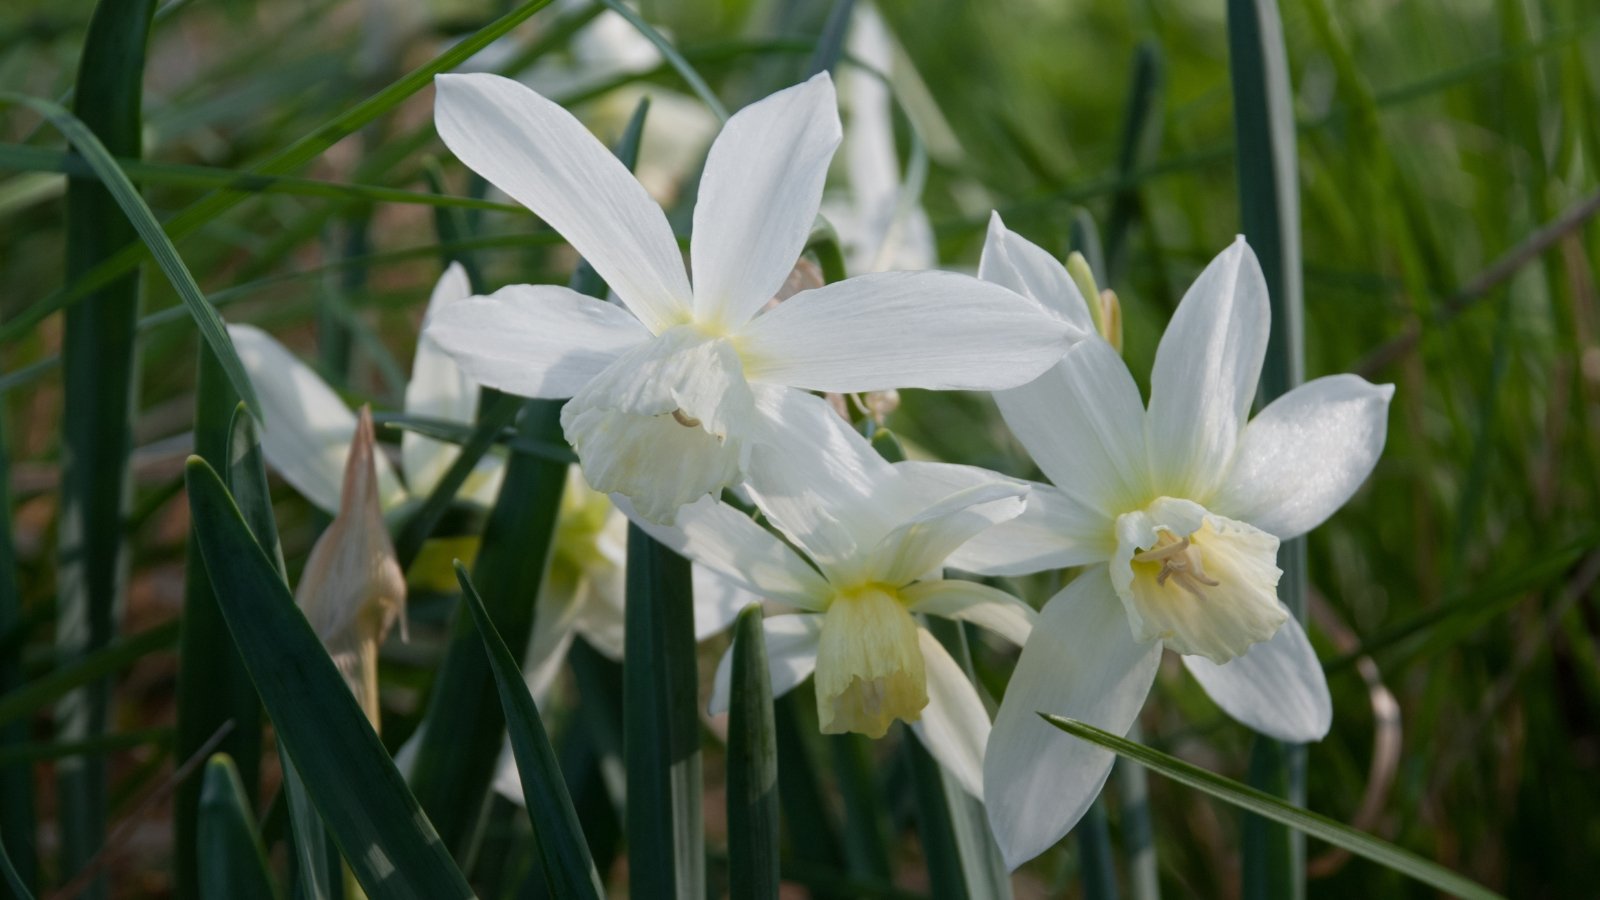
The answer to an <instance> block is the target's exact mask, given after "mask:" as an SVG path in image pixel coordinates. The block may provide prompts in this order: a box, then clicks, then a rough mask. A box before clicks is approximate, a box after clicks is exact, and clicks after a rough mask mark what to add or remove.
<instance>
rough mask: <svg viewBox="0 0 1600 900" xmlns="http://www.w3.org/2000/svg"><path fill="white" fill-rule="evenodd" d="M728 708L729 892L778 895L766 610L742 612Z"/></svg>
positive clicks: (773, 734)
mask: <svg viewBox="0 0 1600 900" xmlns="http://www.w3.org/2000/svg"><path fill="white" fill-rule="evenodd" d="M730 687H731V694H730V700H731V702H730V705H729V708H728V762H727V766H728V889H729V891H730V892H731V893H732V896H735V897H750V898H752V900H756V898H762V897H766V898H774V900H775V898H777V896H778V729H777V724H776V722H775V721H774V719H773V713H772V676H771V675H770V674H769V673H768V672H767V643H766V636H765V635H764V634H763V633H762V630H761V608H760V607H759V606H750V607H749V608H747V609H745V610H744V612H741V613H740V614H739V619H738V622H737V624H736V625H735V626H734V633H733V679H732V682H731V685H730Z"/></svg>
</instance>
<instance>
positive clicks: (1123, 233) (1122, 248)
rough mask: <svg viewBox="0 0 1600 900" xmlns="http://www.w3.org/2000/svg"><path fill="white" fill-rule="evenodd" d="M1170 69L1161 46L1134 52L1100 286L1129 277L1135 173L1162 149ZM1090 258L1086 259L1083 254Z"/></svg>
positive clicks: (1137, 202) (1138, 206) (1136, 209)
mask: <svg viewBox="0 0 1600 900" xmlns="http://www.w3.org/2000/svg"><path fill="white" fill-rule="evenodd" d="M1165 87H1166V65H1165V63H1164V61H1163V59H1162V56H1161V45H1160V44H1158V43H1157V42H1156V41H1154V40H1149V39H1147V40H1144V41H1141V42H1140V43H1139V47H1138V49H1137V50H1136V51H1134V57H1133V77H1132V79H1131V81H1130V82H1129V85H1128V102H1127V105H1126V106H1125V107H1124V109H1125V110H1126V112H1125V113H1124V115H1125V116H1126V118H1124V119H1123V122H1122V145H1121V149H1120V150H1119V151H1118V155H1117V175H1118V177H1119V181H1120V185H1119V187H1118V188H1117V191H1116V193H1114V194H1112V195H1111V214H1110V215H1109V216H1107V217H1106V243H1105V264H1104V267H1103V268H1096V269H1095V275H1097V276H1098V277H1099V278H1100V280H1101V284H1103V285H1106V286H1110V285H1113V284H1121V283H1122V279H1123V276H1124V275H1125V274H1126V273H1127V262H1128V238H1129V236H1130V235H1131V234H1132V231H1133V225H1134V222H1135V220H1136V219H1138V218H1139V217H1140V215H1141V214H1142V207H1143V202H1142V201H1141V199H1140V194H1139V183H1138V181H1137V180H1136V179H1135V173H1137V172H1139V171H1140V170H1142V169H1144V168H1146V167H1147V166H1149V165H1150V164H1151V163H1152V162H1154V161H1155V158H1156V152H1157V151H1158V150H1160V149H1161V126H1162V123H1163V121H1164V119H1165V118H1166V109H1165V107H1164V104H1163V101H1164V100H1165V99H1166V91H1165ZM1085 255H1087V254H1085Z"/></svg>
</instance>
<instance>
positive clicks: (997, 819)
mask: <svg viewBox="0 0 1600 900" xmlns="http://www.w3.org/2000/svg"><path fill="white" fill-rule="evenodd" d="M1042 252H1043V251H1039V250H1038V248H1036V247H1031V245H1027V243H1026V242H1025V241H1023V240H1022V238H1020V237H1018V236H1017V235H1015V234H1012V233H1010V232H1007V231H1005V229H1004V227H1003V226H1002V225H1001V224H1000V223H999V221H998V219H996V220H995V221H994V222H993V223H991V229H990V233H989V242H988V244H986V246H985V248H984V260H985V263H984V267H983V269H982V271H984V272H985V274H986V275H988V276H989V277H993V278H995V279H997V280H1000V281H1002V282H1003V283H1008V284H1012V285H1014V286H1015V287H1016V289H1018V290H1021V291H1023V292H1024V293H1027V294H1029V295H1030V296H1033V297H1034V299H1036V300H1039V301H1040V302H1042V303H1044V304H1045V305H1046V306H1049V307H1051V308H1054V309H1057V310H1058V311H1060V310H1070V311H1075V310H1076V309H1077V308H1078V306H1079V305H1080V304H1081V302H1082V297H1081V295H1080V294H1079V292H1078V289H1077V287H1076V286H1075V285H1074V284H1073V283H1072V281H1071V279H1070V277H1069V276H1068V275H1067V273H1066V270H1065V269H1064V268H1061V270H1060V271H1059V272H1055V271H1046V270H1048V269H1049V268H1050V266H1051V264H1052V262H1053V261H1051V260H1048V258H1046V257H1044V256H1042ZM1055 265H1056V266H1057V267H1059V264H1055ZM1050 292H1054V294H1055V295H1056V298H1055V300H1054V301H1052V300H1051V299H1050V298H1048V297H1041V296H1039V294H1041V293H1050ZM1064 314H1066V313H1064ZM1072 314H1073V315H1075V312H1073V313H1072ZM1268 317H1269V308H1268V304H1267V297H1266V285H1265V281H1264V279H1263V278H1262V275H1261V270H1260V266H1259V265H1258V264H1257V262H1256V259H1255V256H1254V254H1253V253H1252V252H1251V251H1250V248H1249V246H1248V245H1246V244H1245V243H1244V242H1243V240H1240V241H1237V242H1235V243H1234V244H1233V245H1232V246H1231V247H1229V248H1228V249H1227V250H1226V251H1224V252H1223V253H1222V254H1220V255H1219V256H1218V257H1217V258H1216V259H1215V260H1213V261H1212V262H1211V264H1210V265H1208V266H1207V267H1206V269H1205V271H1204V272H1202V273H1201V275H1200V277H1199V279H1197V280H1196V282H1195V284H1194V285H1193V286H1192V287H1191V288H1190V289H1189V291H1188V292H1187V293H1186V294H1185V295H1184V299H1183V301H1182V302H1181V303H1180V304H1179V307H1178V310H1177V312H1176V313H1175V314H1174V315H1173V319H1172V323H1171V325H1170V326H1169V328H1168V329H1167V332H1166V334H1165V335H1164V336H1163V337H1162V340H1161V345H1160V347H1159V348H1158V350H1157V352H1156V361H1155V371H1154V374H1153V376H1152V379H1151V398H1150V403H1149V407H1148V409H1146V408H1145V406H1144V405H1143V404H1142V403H1141V401H1140V398H1139V391H1138V388H1137V387H1136V386H1135V384H1134V381H1133V377H1132V374H1131V373H1130V372H1129V371H1128V369H1127V367H1126V366H1125V365H1124V364H1123V362H1122V360H1121V359H1120V357H1119V356H1118V354H1117V352H1116V351H1115V350H1113V349H1112V348H1111V346H1110V345H1109V344H1107V343H1106V342H1105V341H1104V340H1102V339H1101V338H1099V337H1098V336H1097V337H1095V338H1092V339H1089V340H1085V341H1082V342H1080V343H1078V344H1077V345H1075V346H1074V347H1072V348H1071V349H1070V350H1068V351H1067V353H1066V354H1065V355H1064V356H1063V357H1062V359H1061V361H1060V362H1059V363H1057V364H1056V366H1055V367H1053V368H1052V369H1051V370H1050V371H1049V372H1047V373H1046V374H1045V375H1043V376H1042V377H1040V378H1039V379H1037V380H1036V381H1034V382H1032V383H1030V384H1028V385H1026V386H1024V387H1021V388H1017V389H1013V390H1010V391H1004V392H1001V393H999V394H997V395H996V397H995V399H996V402H997V403H998V405H999V406H1000V410H1001V413H1002V415H1003V416H1004V417H1005V419H1006V422H1007V424H1009V425H1010V426H1011V428H1012V431H1013V432H1014V433H1015V434H1016V435H1017V437H1018V439H1019V440H1020V441H1021V442H1022V443H1023V445H1024V446H1025V447H1026V448H1027V449H1028V451H1029V452H1030V453H1031V454H1032V455H1033V457H1034V460H1035V462H1037V463H1038V465H1039V467H1040V468H1041V469H1042V470H1043V471H1044V472H1045V474H1046V475H1047V476H1049V477H1050V479H1051V480H1052V481H1053V482H1055V484H1054V487H1053V488H1046V487H1043V486H1040V487H1036V488H1035V489H1034V491H1033V492H1032V493H1031V494H1030V497H1032V498H1035V499H1034V500H1033V503H1034V505H1035V507H1036V508H1035V509H1034V511H1032V512H1031V513H1025V514H1024V515H1023V516H1019V517H1018V518H1017V519H1016V520H1013V521H1008V522H1005V523H1001V524H999V525H997V526H996V527H995V528H993V529H990V530H988V531H986V532H985V533H984V536H983V539H982V546H980V545H979V544H978V543H974V544H973V545H971V546H970V547H969V548H968V552H969V553H971V555H973V556H979V554H978V553H977V552H976V551H978V550H981V549H983V547H994V546H1004V545H1006V544H1008V543H1009V544H1013V545H1015V546H1016V547H1018V548H1023V549H1019V550H1018V551H1017V552H1014V553H1009V554H1008V553H1007V552H1005V551H1003V550H1001V551H997V552H995V553H993V554H992V555H991V557H990V558H988V559H984V558H981V557H980V558H962V554H959V553H958V554H957V555H956V557H955V558H954V559H952V560H951V562H952V564H955V565H959V566H961V567H963V568H967V569H969V570H970V571H974V572H978V573H985V574H1000V573H1004V574H1011V575H1016V574H1025V573H1026V572H1027V571H1029V567H1028V566H1027V565H1026V564H1025V563H1026V562H1027V561H1028V560H1029V559H1030V558H1031V559H1033V560H1037V561H1038V562H1040V563H1054V564H1055V565H1062V564H1064V560H1071V562H1072V563H1073V564H1077V565H1088V566H1089V568H1088V570H1087V571H1085V572H1084V574H1082V575H1081V576H1079V578H1078V579H1077V580H1076V581H1074V582H1073V583H1072V585H1071V586H1069V587H1068V589H1067V590H1066V591H1065V592H1064V593H1063V594H1061V595H1059V596H1058V597H1057V598H1056V599H1055V600H1053V601H1051V603H1050V604H1049V605H1048V606H1046V608H1045V610H1044V612H1043V613H1042V614H1041V616H1040V619H1039V621H1038V623H1037V625H1036V626H1035V627H1034V629H1033V631H1032V634H1031V636H1030V638H1029V640H1028V644H1027V646H1026V647H1025V648H1024V650H1023V654H1022V659H1021V661H1020V662H1019V664H1018V668H1017V671H1016V673H1015V675H1013V677H1012V681H1011V684H1010V686H1009V687H1008V688H1007V692H1006V695H1005V698H1004V700H1003V702H1002V704H1001V710H1000V714H999V717H998V718H997V720H996V724H995V730H994V732H993V734H992V735H991V738H990V746H989V755H988V761H987V763H986V766H987V768H986V770H985V790H986V792H987V797H988V799H989V810H990V820H991V823H992V824H993V825H994V829H995V833H996V836H997V838H998V840H999V843H1000V846H1001V849H1002V850H1003V851H1004V853H1005V856H1006V859H1007V860H1008V861H1009V862H1010V864H1011V865H1012V866H1015V865H1017V864H1019V863H1021V862H1023V861H1026V860H1027V859H1030V858H1032V857H1033V856H1035V855H1037V854H1038V853H1040V852H1042V851H1043V850H1044V849H1046V848H1047V847H1049V846H1050V845H1051V844H1053V843H1055V841H1057V840H1059V839H1060V837H1061V836H1062V835H1063V834H1065V833H1066V831H1067V830H1068V829H1070V828H1071V827H1072V826H1073V825H1074V824H1075V823H1076V822H1077V820H1078V818H1079V816H1081V815H1082V813H1083V811H1084V810H1085V809H1087V808H1088V805H1089V803H1090V802H1091V801H1092V800H1093V798H1094V795H1095V794H1096V793H1097V792H1098V791H1099V789H1100V785H1101V784H1102V783H1103V782H1104V779H1105V773H1106V772H1107V771H1109V767H1110V759H1111V757H1110V754H1109V753H1106V752H1105V751H1102V750H1099V749H1097V748H1091V747H1090V746H1089V745H1087V744H1084V743H1082V742H1080V741H1076V740H1075V739H1072V738H1070V737H1066V736H1065V735H1063V734H1061V733H1060V732H1057V731H1055V730H1054V729H1051V728H1049V727H1048V726H1045V725H1043V723H1042V722H1039V721H1037V719H1036V717H1035V715H1034V714H1035V713H1039V712H1046V713H1059V714H1063V715H1068V716H1071V717H1073V718H1077V719H1082V720H1084V721H1088V722H1090V723H1091V724H1095V725H1098V726H1099V727H1101V728H1105V729H1107V730H1110V731H1114V732H1116V733H1119V734H1120V733H1124V732H1125V731H1126V729H1127V727H1128V725H1129V724H1130V723H1131V722H1132V721H1133V716H1134V715H1135V714H1136V712H1137V710H1138V707H1139V705H1140V704H1141V703H1142V702H1143V699H1144V694H1145V692H1146V691H1147V690H1148V687H1149V683H1150V677H1151V675H1152V673H1153V672H1154V666H1155V660H1156V659H1157V658H1158V657H1159V655H1160V651H1161V648H1162V647H1167V648H1170V649H1172V650H1173V651H1175V652H1177V653H1179V654H1181V655H1182V656H1183V660H1184V663H1185V664H1186V665H1187V667H1188V669H1189V671H1190V672H1192V673H1194V674H1195V677H1196V678H1197V679H1198V680H1199V681H1200V682H1201V684H1202V685H1203V686H1204V687H1205V689H1206V691H1207V692H1208V693H1209V694H1210V695H1211V696H1212V698H1213V699H1214V700H1216V702H1217V704H1218V705H1219V706H1221V707H1222V709H1223V710H1224V711H1226V712H1227V713H1228V714H1230V715H1232V716H1233V717H1235V718H1236V719H1238V720H1239V721H1241V722H1243V723H1244V724H1246V725H1249V726H1250V727H1252V728H1255V729H1257V730H1259V731H1261V732H1262V733H1264V734H1268V735H1271V736H1274V737H1278V738H1281V739H1285V740H1300V741H1304V740H1314V739H1317V738H1320V737H1321V736H1322V735H1324V734H1326V733H1327V730H1328V726H1329V722H1330V717H1331V709H1332V706H1331V701H1330V699H1329V696H1328V689H1327V683H1326V681H1325V679H1324V676H1323V673H1322V670H1321V667H1320V665H1319V663H1318V662H1317V658H1316V655H1315V653H1313V652H1312V650H1311V645H1310V643H1309V642H1308V641H1307V640H1306V637H1305V633H1304V631H1303V630H1302V629H1301V628H1300V626H1299V624H1298V623H1296V622H1295V621H1294V620H1293V619H1292V618H1291V617H1290V616H1289V613H1288V611H1287V610H1286V609H1285V608H1284V606H1283V604H1282V603H1281V602H1279V600H1278V596H1277V584H1278V579H1279V577H1280V575H1281V572H1280V571H1279V569H1278V567H1277V562H1276V559H1277V552H1278V542H1279V539H1280V537H1290V536H1293V535H1297V534H1300V533H1303V532H1304V531H1305V530H1307V529H1309V528H1311V527H1313V526H1315V525H1316V524H1318V523H1319V522H1321V521H1322V520H1324V519H1325V518H1327V517H1328V515H1330V514H1331V513H1332V512H1333V511H1334V510H1335V509H1336V508H1337V507H1338V506H1339V505H1340V504H1342V503H1343V502H1344V501H1345V500H1347V499H1348V498H1349V497H1350V496H1351V494H1352V493H1354V491H1355V490H1356V488H1357V487H1358V486H1359V485H1360V484H1361V482H1362V481H1364V480H1365V479H1366V477H1367V475H1368V474H1370V472H1371V471H1372V468H1373V466H1374V464H1375V463H1376V461H1377V458H1378V455H1379V453H1380V452H1381V450H1382V447H1383V440H1384V434H1385V424H1384V423H1385V418H1386V415H1387V412H1388V403H1389V398H1390V397H1391V396H1392V394H1393V389H1392V388H1390V387H1388V386H1374V385H1370V384H1367V383H1366V382H1365V381H1362V380H1361V379H1359V378H1355V377H1354V376H1334V377H1332V378H1325V379H1320V380H1319V381H1315V382H1312V383H1310V384H1308V385H1305V386H1304V387H1302V388H1300V389H1298V390H1296V391H1293V392H1291V393H1289V394H1287V395H1285V396H1284V397H1283V398H1280V399H1279V400H1278V401H1277V402H1276V403H1274V404H1272V405H1271V406H1269V407H1268V408H1267V410H1265V411H1263V412H1262V414H1261V415H1260V416H1258V417H1257V418H1256V419H1255V420H1254V421H1251V422H1248V423H1247V418H1248V414H1249V410H1250V404H1251V401H1252V400H1253V398H1254V397H1255V393H1256V386H1257V385H1256V382H1257V379H1258V378H1259V376H1260V372H1261V366H1262V360H1263V357H1264V354H1265V352H1266V341H1267V334H1268V331H1269V325H1270V323H1269V321H1268ZM1073 507H1076V509H1074V508H1073ZM1052 524H1054V526H1055V527H1056V528H1058V529H1059V531H1058V535H1057V540H1056V545H1055V547H1054V548H1052V547H1051V542H1050V541H1049V540H1048V539H1047V538H1045V537H1044V536H1043V535H1041V533H1040V532H1041V529H1047V528H1050V527H1051V525H1052ZM1068 548H1070V549H1068ZM1043 567H1044V566H1043V565H1041V566H1040V568H1043ZM1113 611H1117V612H1119V613H1120V615H1119V616H1116V617H1112V616H1111V613H1112V612H1113ZM1096 654H1101V655H1103V656H1104V658H1101V657H1099V656H1096ZM1086 667H1087V668H1086ZM1097 667H1098V668H1097ZM1091 670H1093V671H1091ZM1096 679H1101V680H1105V679H1110V681H1111V686H1106V685H1100V684H1099V683H1098V682H1097V681H1096ZM1140 685H1142V687H1140ZM1086 686H1088V687H1089V688H1093V689H1094V690H1101V691H1104V692H1105V697H1104V698H1102V699H1101V700H1095V699H1094V698H1091V697H1086V696H1085V695H1084V693H1083V692H1084V690H1085V689H1086ZM1108 703H1109V704H1111V705H1110V706H1107V705H1106V704H1108ZM1058 773H1068V774H1064V775H1061V774H1058Z"/></svg>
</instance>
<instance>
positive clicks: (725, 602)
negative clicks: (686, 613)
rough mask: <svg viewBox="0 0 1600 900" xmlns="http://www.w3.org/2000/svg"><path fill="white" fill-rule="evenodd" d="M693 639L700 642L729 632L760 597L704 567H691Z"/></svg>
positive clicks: (758, 601)
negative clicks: (744, 611) (740, 616)
mask: <svg viewBox="0 0 1600 900" xmlns="http://www.w3.org/2000/svg"><path fill="white" fill-rule="evenodd" d="M693 577H694V639H695V640H696V641H703V640H705V639H706V638H709V637H711V636H712V635H717V634H721V633H722V632H724V631H727V630H728V627H729V626H731V625H732V624H733V620H734V619H736V618H738V616H739V613H740V611H741V610H743V609H744V608H745V607H746V606H749V605H750V604H752V603H760V602H761V597H760V596H759V595H757V594H753V593H751V592H750V591H747V590H745V589H744V588H742V587H740V586H739V585H737V584H734V583H733V582H731V581H729V580H728V579H726V578H724V577H722V576H721V575H719V574H717V573H716V572H714V571H712V570H711V569H708V568H706V567H705V566H695V567H694V576H693Z"/></svg>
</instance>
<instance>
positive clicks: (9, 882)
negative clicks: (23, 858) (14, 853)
mask: <svg viewBox="0 0 1600 900" xmlns="http://www.w3.org/2000/svg"><path fill="white" fill-rule="evenodd" d="M0 870H4V871H0V875H4V876H5V883H6V889H7V890H9V891H10V892H11V896H12V898H13V900H33V892H32V891H29V890H28V885H27V883H26V882H24V881H23V880H22V876H21V875H19V874H17V867H16V866H15V865H13V864H12V862H11V855H10V854H9V853H7V852H6V845H5V841H0Z"/></svg>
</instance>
